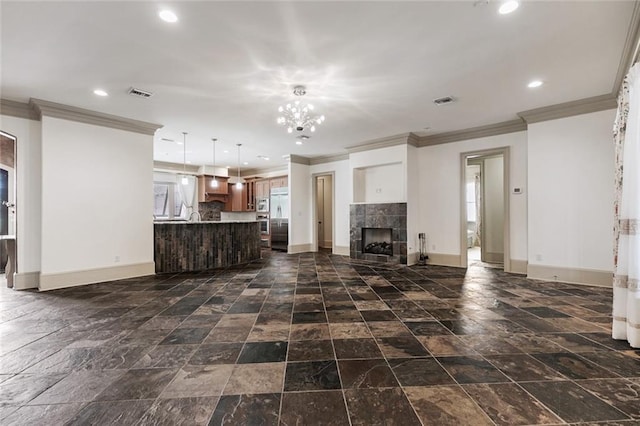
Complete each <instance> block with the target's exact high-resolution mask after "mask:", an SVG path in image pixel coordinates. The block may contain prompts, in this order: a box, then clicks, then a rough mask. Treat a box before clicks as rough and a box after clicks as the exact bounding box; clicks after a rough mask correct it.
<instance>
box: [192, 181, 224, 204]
mask: <svg viewBox="0 0 640 426" xmlns="http://www.w3.org/2000/svg"><path fill="white" fill-rule="evenodd" d="M215 179H216V181H217V182H218V185H217V186H215V187H213V186H212V185H211V183H212V182H213V176H209V175H203V176H198V201H199V202H201V203H205V202H209V201H221V202H226V201H227V194H229V185H228V184H227V181H228V180H229V178H226V177H220V176H216V177H215Z"/></svg>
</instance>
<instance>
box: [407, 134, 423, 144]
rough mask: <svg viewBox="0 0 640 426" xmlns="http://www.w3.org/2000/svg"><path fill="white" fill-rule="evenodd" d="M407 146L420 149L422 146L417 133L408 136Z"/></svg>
mask: <svg viewBox="0 0 640 426" xmlns="http://www.w3.org/2000/svg"><path fill="white" fill-rule="evenodd" d="M407 145H411V146H415V147H419V146H420V136H418V135H416V134H415V133H412V132H410V133H409V135H408V136H407Z"/></svg>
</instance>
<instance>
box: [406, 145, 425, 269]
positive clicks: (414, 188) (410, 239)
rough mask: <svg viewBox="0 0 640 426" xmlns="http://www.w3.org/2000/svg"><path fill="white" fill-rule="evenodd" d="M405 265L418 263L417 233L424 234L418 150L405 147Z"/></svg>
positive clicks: (409, 146)
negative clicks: (421, 217) (421, 220)
mask: <svg viewBox="0 0 640 426" xmlns="http://www.w3.org/2000/svg"><path fill="white" fill-rule="evenodd" d="M406 148H407V176H406V179H407V264H408V265H413V264H414V263H416V262H417V261H418V257H419V253H418V252H419V250H420V244H419V242H418V233H420V232H424V231H423V230H422V229H421V228H420V225H421V224H420V198H421V197H420V195H421V194H420V188H421V185H420V170H419V167H420V164H419V160H418V157H419V155H418V151H419V148H416V147H415V146H412V145H408V146H407V147H406Z"/></svg>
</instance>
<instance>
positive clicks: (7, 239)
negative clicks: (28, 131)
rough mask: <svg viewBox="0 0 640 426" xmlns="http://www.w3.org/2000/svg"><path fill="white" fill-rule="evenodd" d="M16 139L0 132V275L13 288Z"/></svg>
mask: <svg viewBox="0 0 640 426" xmlns="http://www.w3.org/2000/svg"><path fill="white" fill-rule="evenodd" d="M15 242H16V138H15V137H14V136H12V135H10V134H8V133H5V132H3V131H0V273H3V274H5V277H6V280H7V285H8V286H9V287H13V275H14V273H15V272H16V260H15V255H16V253H15V248H16V247H15Z"/></svg>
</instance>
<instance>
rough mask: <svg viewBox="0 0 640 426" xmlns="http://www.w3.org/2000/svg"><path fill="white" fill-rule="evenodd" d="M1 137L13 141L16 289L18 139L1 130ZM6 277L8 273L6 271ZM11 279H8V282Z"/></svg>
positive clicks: (14, 273) (14, 265)
mask: <svg viewBox="0 0 640 426" xmlns="http://www.w3.org/2000/svg"><path fill="white" fill-rule="evenodd" d="M0 135H2V136H4V137H6V138H9V139H12V140H13V162H14V165H13V202H14V204H15V205H14V207H13V209H14V214H13V220H14V224H13V231H14V234H13V235H14V236H15V253H14V254H15V256H14V259H13V279H12V280H11V286H12V287H14V288H15V277H16V275H17V273H18V260H19V259H18V138H17V137H16V136H14V135H12V134H11V133H9V132H6V131H4V130H0ZM5 275H6V271H5ZM8 280H9V278H8V277H7V281H8Z"/></svg>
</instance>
